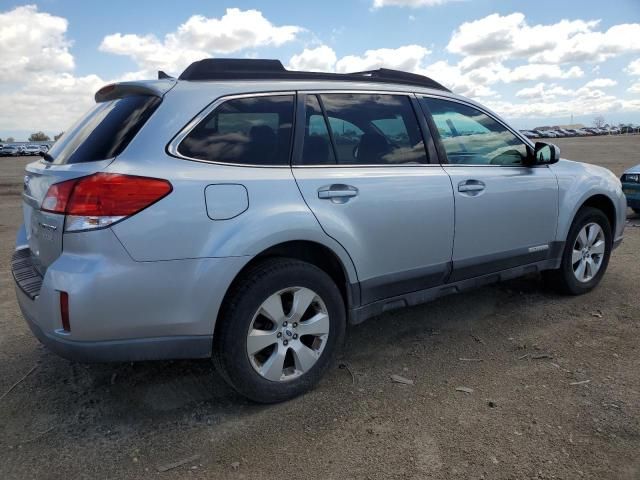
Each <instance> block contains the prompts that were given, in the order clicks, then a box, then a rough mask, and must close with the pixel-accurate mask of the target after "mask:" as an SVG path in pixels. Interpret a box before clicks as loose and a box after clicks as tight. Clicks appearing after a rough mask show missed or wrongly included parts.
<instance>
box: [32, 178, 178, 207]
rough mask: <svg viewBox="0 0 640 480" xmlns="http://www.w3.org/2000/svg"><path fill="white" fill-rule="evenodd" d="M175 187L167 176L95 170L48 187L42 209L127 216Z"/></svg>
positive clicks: (155, 200)
mask: <svg viewBox="0 0 640 480" xmlns="http://www.w3.org/2000/svg"><path fill="white" fill-rule="evenodd" d="M171 190H172V187H171V184H170V183H169V182H168V181H167V180H162V179H158V178H148V177H138V176H133V175H122V174H117V173H96V174H94V175H89V176H88V177H81V178H76V179H73V180H67V181H65V182H61V183H56V184H53V185H51V187H49V190H48V191H47V194H46V195H45V198H44V200H43V201H42V205H41V207H40V208H41V210H44V211H45V212H52V213H61V214H65V215H74V216H79V217H128V216H130V215H134V214H135V213H138V212H139V211H141V210H143V209H145V208H147V207H148V206H149V205H151V204H153V203H155V202H157V201H158V200H160V199H161V198H163V197H165V196H166V195H168V194H169V193H170V192H171Z"/></svg>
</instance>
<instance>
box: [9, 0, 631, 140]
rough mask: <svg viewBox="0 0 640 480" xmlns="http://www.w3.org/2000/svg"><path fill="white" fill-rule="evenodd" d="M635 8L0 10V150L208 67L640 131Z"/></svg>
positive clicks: (494, 3)
mask: <svg viewBox="0 0 640 480" xmlns="http://www.w3.org/2000/svg"><path fill="white" fill-rule="evenodd" d="M639 40H640V0H615V1H614V2H611V1H609V2H607V1H602V0H597V1H594V0H564V1H558V0H553V1H551V0H537V1H531V0H337V1H336V0H321V1H314V2H311V1H303V0H297V1H296V0H294V1H289V0H282V1H265V0H262V1H259V0H253V1H244V0H238V1H235V2H233V3H231V2H221V1H215V0H181V1H180V2H173V1H172V2H168V1H167V2H161V1H158V0H155V1H147V0H133V1H132V0H128V1H123V0H109V1H106V2H94V1H86V0H83V1H80V0H44V1H42V2H37V3H20V2H11V1H4V0H0V62H1V64H2V69H1V70H0V71H1V72H2V73H1V74H0V112H2V113H1V114H0V138H2V139H5V138H6V137H8V136H12V137H14V138H15V139H16V140H23V139H26V137H27V136H28V135H29V134H30V133H32V132H34V131H38V130H42V131H44V132H45V133H47V134H49V135H50V136H53V135H54V134H56V133H59V132H61V131H63V130H65V129H66V128H68V127H69V126H70V125H71V124H72V123H73V122H74V120H75V119H77V118H78V117H79V116H80V115H82V113H84V111H86V110H87V109H88V108H90V106H91V104H92V103H93V95H94V93H95V91H97V90H98V89H99V88H100V87H101V86H103V85H105V84H107V83H111V82H114V81H124V80H136V79H144V78H156V76H157V71H158V70H164V71H166V72H167V73H170V74H173V75H179V74H180V72H181V71H182V70H184V68H185V67H186V66H188V65H189V64H190V63H191V62H193V61H195V60H199V59H201V58H211V57H236V58H277V59H280V60H281V61H282V63H283V64H284V65H285V66H287V68H291V69H299V70H315V71H332V72H350V71H362V70H369V69H374V68H379V67H386V68H396V69H400V70H406V71H411V72H414V73H419V74H424V75H427V76H430V77H432V78H433V79H435V80H436V81H438V82H440V83H442V84H444V85H445V86H447V87H448V88H450V89H451V90H453V91H454V92H456V93H459V94H461V95H465V96H467V97H470V98H473V99H474V100H476V101H479V102H480V103H482V104H484V105H486V106H487V107H489V108H491V109H493V110H494V111H495V112H497V113H498V114H500V115H502V116H503V117H504V118H506V119H507V120H508V121H510V122H511V123H512V124H513V125H514V126H516V127H517V128H532V127H534V126H539V125H555V124H567V123H570V122H571V121H572V119H573V122H574V123H578V122H580V123H584V124H586V125H587V124H589V125H590V124H592V122H593V119H594V117H595V116H597V115H603V116H604V117H605V119H606V120H607V121H608V122H610V123H612V124H617V123H620V122H624V123H638V124H640V41H639Z"/></svg>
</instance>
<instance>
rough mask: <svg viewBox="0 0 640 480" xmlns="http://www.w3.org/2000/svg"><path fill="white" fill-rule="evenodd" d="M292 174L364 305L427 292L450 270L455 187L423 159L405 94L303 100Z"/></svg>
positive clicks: (439, 169) (437, 167)
mask: <svg viewBox="0 0 640 480" xmlns="http://www.w3.org/2000/svg"><path fill="white" fill-rule="evenodd" d="M302 99H303V101H304V105H305V108H304V114H301V113H302V112H301V111H299V113H300V114H299V115H298V118H300V119H304V121H305V125H304V134H301V135H300V137H303V138H301V140H302V143H303V146H302V148H300V149H298V154H297V157H296V158H294V168H293V173H294V176H295V178H296V181H297V183H298V186H299V187H300V191H301V192H302V195H303V196H304V199H305V201H306V203H307V205H308V206H309V208H310V209H311V210H312V211H313V213H314V215H315V216H316V218H317V219H318V221H319V222H320V225H321V226H322V228H323V230H324V231H325V232H326V233H327V234H328V235H329V236H331V237H333V238H334V239H335V240H336V241H338V242H339V243H340V244H342V246H343V247H344V248H345V249H346V251H347V252H348V253H349V255H350V256H351V258H352V259H353V262H354V265H355V267H356V270H357V273H358V278H359V280H360V286H361V296H362V303H363V304H367V303H370V302H373V301H375V300H379V299H382V298H388V297H392V296H394V295H400V294H403V293H408V292H412V291H416V290H421V289H425V288H429V287H431V286H434V285H438V284H441V283H443V282H444V280H445V278H446V276H447V275H448V274H449V271H450V261H451V248H452V243H453V226H454V225H453V218H454V212H453V192H452V189H451V182H450V180H449V177H448V175H447V174H446V172H445V171H444V169H443V168H442V167H441V166H440V165H438V164H428V160H427V155H426V151H425V147H424V142H423V137H422V134H421V129H420V127H419V126H418V122H417V120H416V115H415V112H414V107H413V104H412V101H411V99H410V96H409V95H402V94H400V95H391V94H356V93H323V94H319V95H315V94H308V95H306V96H302Z"/></svg>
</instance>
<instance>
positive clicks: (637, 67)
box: [624, 58, 640, 75]
mask: <svg viewBox="0 0 640 480" xmlns="http://www.w3.org/2000/svg"><path fill="white" fill-rule="evenodd" d="M624 70H625V72H627V73H628V74H629V75H640V58H638V59H636V60H634V61H633V62H631V63H629V65H627V68H625V69H624Z"/></svg>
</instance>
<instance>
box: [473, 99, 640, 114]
mask: <svg viewBox="0 0 640 480" xmlns="http://www.w3.org/2000/svg"><path fill="white" fill-rule="evenodd" d="M486 104H487V106H488V107H489V108H491V109H492V110H494V111H496V112H498V113H499V114H500V115H502V116H505V117H509V118H540V117H568V116H569V115H572V114H573V115H592V114H600V113H607V112H614V111H620V110H629V111H634V110H635V111H637V110H638V107H640V105H635V104H634V103H633V102H629V101H624V100H620V99H618V98H616V97H615V96H613V95H602V96H598V97H595V98H594V97H583V96H576V97H575V98H572V99H569V100H563V101H559V102H547V101H544V100H540V101H528V102H526V103H514V102H507V101H492V100H489V101H487V102H486Z"/></svg>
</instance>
